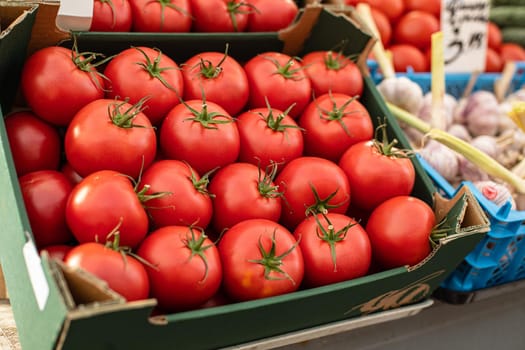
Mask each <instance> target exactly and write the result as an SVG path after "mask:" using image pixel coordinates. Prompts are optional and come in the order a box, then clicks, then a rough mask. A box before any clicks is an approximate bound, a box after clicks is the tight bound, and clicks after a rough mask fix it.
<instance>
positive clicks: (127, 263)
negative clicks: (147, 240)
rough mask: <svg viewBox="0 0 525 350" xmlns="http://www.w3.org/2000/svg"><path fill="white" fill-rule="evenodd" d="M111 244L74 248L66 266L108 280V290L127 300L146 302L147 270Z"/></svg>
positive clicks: (86, 244)
mask: <svg viewBox="0 0 525 350" xmlns="http://www.w3.org/2000/svg"><path fill="white" fill-rule="evenodd" d="M124 254H126V253H125V252H121V251H119V250H118V248H115V249H112V247H111V246H110V245H108V246H105V245H104V244H101V243H96V242H90V243H83V244H79V245H77V246H76V247H74V248H73V249H71V250H70V251H69V252H68V253H67V255H66V257H65V258H64V263H65V265H66V266H68V267H71V268H77V269H82V270H84V271H87V272H89V273H90V274H92V275H94V276H96V277H98V278H100V279H101V280H103V281H105V282H106V283H107V284H108V286H109V288H111V289H112V290H113V291H115V292H117V293H118V294H120V295H121V296H123V297H124V298H125V299H126V301H135V300H143V299H147V298H148V296H149V290H150V285H149V280H148V274H147V273H146V268H145V267H144V265H142V263H141V262H139V261H138V260H137V259H136V258H134V257H133V256H132V255H126V256H124Z"/></svg>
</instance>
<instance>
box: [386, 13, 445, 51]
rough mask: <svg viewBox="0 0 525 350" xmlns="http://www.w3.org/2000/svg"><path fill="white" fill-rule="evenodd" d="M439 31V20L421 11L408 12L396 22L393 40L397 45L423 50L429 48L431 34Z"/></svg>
mask: <svg viewBox="0 0 525 350" xmlns="http://www.w3.org/2000/svg"><path fill="white" fill-rule="evenodd" d="M439 29H440V25H439V20H438V19H437V18H436V17H435V16H434V15H432V14H430V13H428V12H423V11H410V12H407V13H405V14H404V15H403V16H402V17H401V18H400V19H399V21H398V22H397V24H396V26H395V28H394V39H395V41H396V43H398V44H409V45H413V46H415V47H417V48H419V49H421V50H424V49H426V48H428V47H430V40H431V39H430V37H431V35H432V33H435V32H437V31H439Z"/></svg>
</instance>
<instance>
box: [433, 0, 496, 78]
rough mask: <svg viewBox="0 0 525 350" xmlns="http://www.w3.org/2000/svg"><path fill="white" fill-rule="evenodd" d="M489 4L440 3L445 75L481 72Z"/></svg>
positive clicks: (475, 0) (476, 0)
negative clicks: (446, 73)
mask: <svg viewBox="0 0 525 350" xmlns="http://www.w3.org/2000/svg"><path fill="white" fill-rule="evenodd" d="M489 9H490V1H489V0H443V1H442V2H441V31H442V32H443V46H444V47H443V55H444V60H445V72H462V73H467V72H474V71H478V72H483V71H484V70H485V56H486V50H487V22H488V18H489Z"/></svg>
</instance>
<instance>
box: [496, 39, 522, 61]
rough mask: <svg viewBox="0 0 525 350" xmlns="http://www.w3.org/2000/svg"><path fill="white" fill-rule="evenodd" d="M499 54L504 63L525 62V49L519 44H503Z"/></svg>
mask: <svg viewBox="0 0 525 350" xmlns="http://www.w3.org/2000/svg"><path fill="white" fill-rule="evenodd" d="M499 54H500V56H501V59H502V60H503V62H504V63H505V62H507V61H525V49H524V48H523V47H521V46H520V45H518V44H514V43H502V44H501V46H500V49H499Z"/></svg>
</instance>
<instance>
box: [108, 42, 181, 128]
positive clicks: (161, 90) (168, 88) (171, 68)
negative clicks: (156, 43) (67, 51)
mask: <svg viewBox="0 0 525 350" xmlns="http://www.w3.org/2000/svg"><path fill="white" fill-rule="evenodd" d="M104 75H105V76H106V77H107V78H108V79H109V80H107V81H106V86H107V90H108V91H107V93H106V98H109V99H119V100H127V101H126V102H129V103H130V104H133V105H134V104H137V103H139V102H141V100H143V99H144V98H146V97H147V100H145V101H143V103H142V108H143V110H142V112H143V113H144V114H145V115H146V116H147V117H148V118H149V120H150V121H151V124H153V125H158V124H160V123H161V121H162V119H163V118H164V117H165V116H166V114H167V113H168V112H169V111H170V110H171V109H172V108H173V107H175V106H176V105H178V104H179V103H180V98H181V96H182V95H183V93H184V91H183V90H184V89H183V87H184V82H183V79H182V73H181V71H180V69H179V66H178V65H177V63H176V62H175V61H173V60H172V59H171V58H169V57H168V56H166V55H164V54H162V52H161V51H159V50H157V49H152V48H149V47H144V46H140V47H133V48H130V49H126V50H124V51H121V52H120V53H119V54H118V55H117V56H115V57H114V58H113V59H112V60H111V61H110V62H109V63H108V65H107V66H106V69H104Z"/></svg>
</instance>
